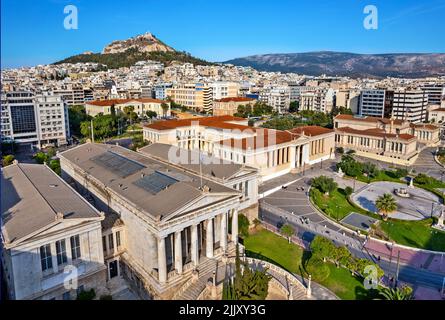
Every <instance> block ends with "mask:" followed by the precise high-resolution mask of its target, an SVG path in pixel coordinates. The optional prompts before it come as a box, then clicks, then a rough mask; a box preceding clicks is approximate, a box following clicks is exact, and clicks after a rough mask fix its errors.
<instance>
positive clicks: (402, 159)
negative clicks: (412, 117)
mask: <svg viewBox="0 0 445 320" xmlns="http://www.w3.org/2000/svg"><path fill="white" fill-rule="evenodd" d="M334 129H335V143H336V146H337V147H343V148H345V149H350V150H354V151H356V152H357V154H358V155H361V156H364V157H368V158H372V159H377V160H381V161H385V162H390V163H394V164H400V165H412V164H413V163H414V162H415V161H416V159H417V157H418V155H419V152H420V151H421V150H422V148H423V147H426V146H436V145H438V143H439V142H440V138H439V133H440V129H439V127H438V126H435V125H432V124H413V123H410V122H408V121H404V120H397V119H386V118H377V117H368V116H353V115H346V114H342V115H337V116H336V117H335V118H334Z"/></svg>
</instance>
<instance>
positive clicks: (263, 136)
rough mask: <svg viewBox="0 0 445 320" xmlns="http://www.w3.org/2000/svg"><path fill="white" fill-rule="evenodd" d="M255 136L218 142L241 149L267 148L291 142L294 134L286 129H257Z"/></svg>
mask: <svg viewBox="0 0 445 320" xmlns="http://www.w3.org/2000/svg"><path fill="white" fill-rule="evenodd" d="M256 132H257V135H256V136H252V137H249V138H243V139H233V138H232V139H227V140H222V141H220V142H219V143H220V144H221V145H224V146H230V147H231V148H237V149H243V150H255V149H260V148H267V147H269V146H274V145H280V144H283V143H287V142H291V141H292V140H293V139H294V135H293V134H292V133H290V132H287V131H278V130H272V129H258V130H257V131H256Z"/></svg>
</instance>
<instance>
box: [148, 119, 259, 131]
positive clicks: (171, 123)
mask: <svg viewBox="0 0 445 320" xmlns="http://www.w3.org/2000/svg"><path fill="white" fill-rule="evenodd" d="M230 121H246V119H244V118H238V117H233V116H219V117H202V118H191V119H182V120H167V121H157V122H155V123H152V124H149V125H146V126H145V127H146V128H150V129H154V130H172V129H176V128H180V127H189V126H191V125H192V123H199V125H201V126H206V127H214V128H220V129H241V130H244V129H254V128H252V127H248V126H243V125H239V124H233V123H229V122H230Z"/></svg>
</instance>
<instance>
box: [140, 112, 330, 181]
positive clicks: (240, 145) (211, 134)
mask: <svg viewBox="0 0 445 320" xmlns="http://www.w3.org/2000/svg"><path fill="white" fill-rule="evenodd" d="M301 130H302V131H301ZM143 131H144V139H145V140H147V141H149V142H151V143H164V144H169V145H174V146H177V147H179V148H183V149H189V150H199V151H201V152H204V153H208V154H211V155H213V156H215V157H217V158H220V159H223V160H226V161H230V162H234V163H239V164H244V165H247V166H251V167H254V168H256V169H258V170H259V173H260V177H261V181H266V180H269V179H272V178H274V177H277V176H280V175H283V174H286V173H288V172H290V171H292V170H303V169H304V168H305V167H306V166H310V165H312V164H315V163H317V162H320V161H324V160H326V159H328V158H332V157H334V148H335V143H334V131H333V130H329V129H325V128H320V127H315V126H311V127H304V128H298V129H294V130H290V131H280V130H272V129H262V128H253V127H249V126H247V119H243V118H236V117H232V116H220V117H215V116H214V117H206V118H195V119H186V120H169V121H159V122H156V123H153V124H150V125H147V126H145V127H144V129H143ZM315 140H322V141H321V142H317V143H316V144H314V145H313V144H312V142H313V141H315ZM261 181H260V182H261Z"/></svg>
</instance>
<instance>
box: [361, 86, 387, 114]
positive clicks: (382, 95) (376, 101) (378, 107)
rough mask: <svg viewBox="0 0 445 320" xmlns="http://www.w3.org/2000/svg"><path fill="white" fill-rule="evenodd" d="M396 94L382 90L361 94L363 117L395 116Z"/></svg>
mask: <svg viewBox="0 0 445 320" xmlns="http://www.w3.org/2000/svg"><path fill="white" fill-rule="evenodd" d="M393 101H394V92H393V91H391V90H382V89H366V90H362V91H361V92H360V105H359V114H360V115H361V116H369V117H379V118H390V117H391V116H392V114H393Z"/></svg>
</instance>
